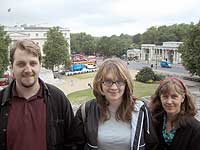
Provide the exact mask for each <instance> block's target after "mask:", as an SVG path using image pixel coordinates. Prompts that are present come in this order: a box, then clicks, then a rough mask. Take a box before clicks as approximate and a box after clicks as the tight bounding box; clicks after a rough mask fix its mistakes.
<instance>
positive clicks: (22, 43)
mask: <svg viewBox="0 0 200 150" xmlns="http://www.w3.org/2000/svg"><path fill="white" fill-rule="evenodd" d="M16 49H20V50H22V51H26V52H27V53H31V54H33V55H34V56H35V57H38V58H39V61H40V63H41V59H42V56H41V51H40V47H39V46H38V45H37V44H36V43H34V42H33V41H31V40H27V39H24V40H18V41H16V43H15V44H14V46H13V47H12V48H11V50H10V62H11V64H13V62H14V54H15V51H16Z"/></svg>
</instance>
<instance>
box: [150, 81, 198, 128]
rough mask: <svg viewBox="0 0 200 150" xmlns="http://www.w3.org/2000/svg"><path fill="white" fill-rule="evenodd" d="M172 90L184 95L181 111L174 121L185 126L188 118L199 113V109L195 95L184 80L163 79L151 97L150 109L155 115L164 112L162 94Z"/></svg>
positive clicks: (177, 124)
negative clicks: (196, 105) (195, 101)
mask: <svg viewBox="0 0 200 150" xmlns="http://www.w3.org/2000/svg"><path fill="white" fill-rule="evenodd" d="M172 90H175V92H177V93H178V94H180V95H182V96H183V97H184V101H183V103H182V104H181V108H180V112H179V114H178V116H177V118H176V120H175V121H174V123H175V125H176V126H185V125H186V123H187V122H188V120H189V119H188V118H189V117H191V116H192V117H194V116H195V115H196V113H197V110H196V107H195V103H194V97H193V96H192V95H191V93H190V91H189V90H188V88H187V87H186V86H185V84H184V83H183V81H182V80H180V79H178V78H175V77H169V78H166V79H164V80H163V81H161V83H160V85H159V86H158V88H157V90H156V91H155V93H154V95H152V97H151V101H150V104H149V106H150V109H151V111H152V113H153V116H157V115H159V114H160V113H163V112H164V108H163V107H162V103H161V99H160V96H161V94H167V93H169V92H170V91H172Z"/></svg>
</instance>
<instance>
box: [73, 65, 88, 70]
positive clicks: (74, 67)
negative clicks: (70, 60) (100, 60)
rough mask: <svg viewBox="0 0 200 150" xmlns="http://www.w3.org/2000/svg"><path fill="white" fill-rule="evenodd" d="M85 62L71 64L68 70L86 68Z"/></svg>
mask: <svg viewBox="0 0 200 150" xmlns="http://www.w3.org/2000/svg"><path fill="white" fill-rule="evenodd" d="M86 67H87V66H86V65H85V64H72V65H71V66H70V71H81V70H83V68H86Z"/></svg>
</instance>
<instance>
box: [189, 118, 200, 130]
mask: <svg viewBox="0 0 200 150" xmlns="http://www.w3.org/2000/svg"><path fill="white" fill-rule="evenodd" d="M190 127H191V128H192V129H193V130H196V131H198V132H200V121H199V120H197V119H196V118H194V117H191V119H190Z"/></svg>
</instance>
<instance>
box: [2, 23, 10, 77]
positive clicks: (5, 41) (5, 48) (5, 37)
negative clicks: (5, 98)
mask: <svg viewBox="0 0 200 150" xmlns="http://www.w3.org/2000/svg"><path fill="white" fill-rule="evenodd" d="M9 43H10V38H9V36H8V35H7V33H6V32H5V31H4V27H3V26H0V58H1V59H0V77H2V75H3V73H4V71H5V70H6V69H7V66H8V64H9V60H8V45H9Z"/></svg>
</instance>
